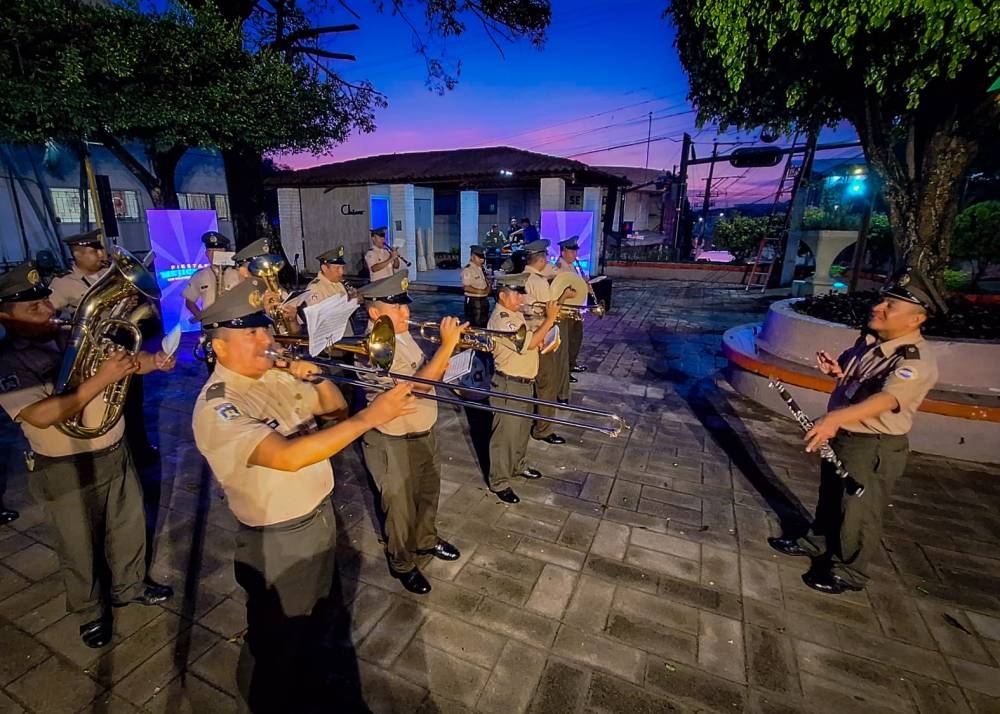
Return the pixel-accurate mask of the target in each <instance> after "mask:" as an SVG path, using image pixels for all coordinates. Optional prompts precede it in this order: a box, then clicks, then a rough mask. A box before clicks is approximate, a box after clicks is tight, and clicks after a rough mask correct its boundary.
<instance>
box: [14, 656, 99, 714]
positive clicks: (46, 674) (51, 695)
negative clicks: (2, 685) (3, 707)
mask: <svg viewBox="0 0 1000 714" xmlns="http://www.w3.org/2000/svg"><path fill="white" fill-rule="evenodd" d="M101 689H102V687H101V686H100V685H99V684H98V683H97V682H95V681H94V680H93V679H91V678H90V677H88V676H87V675H85V674H84V673H83V672H81V671H80V670H79V669H78V668H77V667H75V666H73V665H72V664H70V663H68V662H66V661H65V660H63V659H61V658H59V657H49V658H48V659H46V660H45V661H44V662H42V663H41V664H40V665H38V666H37V667H35V668H34V669H32V670H30V671H29V672H27V673H26V674H24V675H22V676H21V677H20V678H18V679H17V680H16V681H14V682H11V683H10V684H8V685H7V691H8V692H10V694H11V695H13V696H14V697H16V698H17V699H18V701H21V702H24V703H25V704H26V705H27V707H28V709H29V710H34V711H38V712H75V711H77V710H78V709H81V708H82V707H84V706H85V705H86V704H88V703H89V702H91V701H93V699H94V697H96V696H97V695H98V694H99V693H100V692H101Z"/></svg>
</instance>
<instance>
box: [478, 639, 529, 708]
mask: <svg viewBox="0 0 1000 714" xmlns="http://www.w3.org/2000/svg"><path fill="white" fill-rule="evenodd" d="M545 660H546V653H545V652H544V651H543V650H540V649H536V648H534V647H528V646H527V645H524V644H521V643H520V642H514V641H510V642H507V644H506V646H505V647H504V649H503V652H502V653H501V654H500V659H499V660H498V661H497V663H496V667H494V668H493V673H492V674H491V675H490V678H489V680H488V681H487V682H486V686H485V687H484V688H483V693H482V694H481V695H480V696H479V701H478V702H477V703H476V711H478V712H484V713H485V714H521V712H524V711H525V710H526V709H527V708H528V705H529V704H530V703H531V699H532V696H533V695H534V693H535V687H536V685H537V683H538V680H539V679H540V678H541V675H542V669H543V668H544V667H545Z"/></svg>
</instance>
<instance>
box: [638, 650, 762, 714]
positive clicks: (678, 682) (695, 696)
mask: <svg viewBox="0 0 1000 714" xmlns="http://www.w3.org/2000/svg"><path fill="white" fill-rule="evenodd" d="M646 686H647V688H652V689H653V690H654V691H657V692H661V693H663V694H665V695H666V696H668V697H670V698H671V699H678V700H680V701H682V702H684V703H688V702H690V703H691V704H693V705H694V706H695V707H696V708H697V707H708V708H709V710H710V711H726V712H738V711H743V705H744V703H745V702H746V687H743V686H741V685H739V684H736V683H735V682H731V681H729V680H727V679H722V678H720V677H716V676H713V675H711V674H709V673H707V672H704V671H702V670H700V669H698V668H697V667H692V666H690V665H687V664H684V663H682V662H671V661H669V660H664V659H662V658H660V657H650V658H649V661H648V662H647V664H646Z"/></svg>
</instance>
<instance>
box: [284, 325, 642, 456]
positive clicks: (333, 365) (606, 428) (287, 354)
mask: <svg viewBox="0 0 1000 714" xmlns="http://www.w3.org/2000/svg"><path fill="white" fill-rule="evenodd" d="M382 319H385V320H388V318H386V317H381V318H379V320H382ZM390 329H391V323H390ZM372 332H373V333H374V332H375V330H374V329H373V330H372ZM264 354H265V355H266V356H267V357H269V358H271V359H273V360H282V361H289V362H290V361H294V360H301V361H304V362H309V363H311V364H314V365H316V366H317V367H323V368H326V369H337V370H341V371H345V372H354V373H356V374H370V375H372V376H375V377H384V378H389V379H391V380H400V381H404V382H414V383H416V384H425V385H428V386H430V387H442V388H445V389H453V388H454V386H455V385H453V384H449V383H448V382H440V381H437V380H434V379H426V378H424V377H417V376H416V375H412V374H401V373H399V372H392V371H390V370H388V369H386V368H384V367H379V366H374V367H363V366H360V365H353V364H344V363H341V362H335V361H333V360H327V359H317V358H315V357H309V356H300V355H299V354H298V352H297V351H289V350H283V349H276V348H270V349H268V350H266V351H265V353H264ZM323 377H324V378H326V379H329V380H331V381H334V382H338V383H340V384H352V385H354V386H357V387H362V388H363V389H376V390H379V391H382V392H387V391H389V390H390V389H392V387H393V386H395V384H390V385H383V384H378V383H373V382H366V381H363V380H361V379H352V378H351V377H344V376H341V375H338V374H325V375H323ZM462 391H463V392H468V393H471V394H480V395H484V396H487V397H491V396H492V397H497V398H498V399H505V400H508V401H515V402H524V403H526V404H534V405H540V406H546V407H552V408H554V409H562V410H564V411H569V412H575V413H577V414H584V415H587V416H588V417H595V418H598V419H607V420H608V424H606V425H605V424H599V423H591V422H578V421H573V420H571V419H563V418H561V417H546V418H545V420H546V421H549V422H552V423H553V424H561V425H563V426H575V427H578V428H580V429H587V430H590V431H599V432H601V433H602V434H606V435H607V436H610V437H612V438H616V437H618V436H619V435H620V434H621V433H622V431H624V430H627V429H630V428H631V427H630V426H629V425H628V423H627V422H626V421H625V419H623V418H622V417H620V416H619V415H617V414H612V413H610V412H603V411H599V410H597V409H587V408H585V407H578V406H573V405H569V404H559V403H557V402H549V401H545V400H544V399H535V398H534V397H522V396H520V395H518V394H508V393H506V392H493V391H491V390H489V389H480V388H479V387H465V386H463V387H462ZM413 396H415V397H418V398H420V399H431V400H433V401H435V402H440V403H442V404H454V405H456V406H462V407H469V408H470V409H481V410H483V411H488V412H493V413H494V414H509V415H511V416H516V417H520V418H522V419H534V418H535V414H534V413H532V412H522V411H518V410H516V409H508V408H506V407H496V406H492V405H490V404H488V403H486V402H475V401H465V400H464V399H459V398H457V397H456V398H451V397H447V396H443V395H440V394H435V393H434V392H413Z"/></svg>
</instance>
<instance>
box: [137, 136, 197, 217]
mask: <svg viewBox="0 0 1000 714" xmlns="http://www.w3.org/2000/svg"><path fill="white" fill-rule="evenodd" d="M185 152H187V146H185V145H183V144H174V145H173V146H171V147H170V148H169V149H167V150H166V151H154V150H153V149H147V151H146V154H147V155H148V156H149V160H150V161H152V163H153V172H154V173H155V174H156V177H157V179H158V185H157V187H156V189H155V190H156V194H157V195H156V196H154V195H153V193H152V192H151V193H150V197H151V198H152V199H153V205H154V206H155V207H156V208H180V207H181V204H180V202H179V200H178V198H177V164H179V163H180V160H181V157H182V156H184V154H185Z"/></svg>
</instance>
